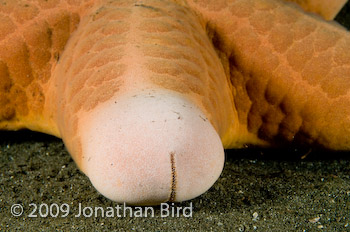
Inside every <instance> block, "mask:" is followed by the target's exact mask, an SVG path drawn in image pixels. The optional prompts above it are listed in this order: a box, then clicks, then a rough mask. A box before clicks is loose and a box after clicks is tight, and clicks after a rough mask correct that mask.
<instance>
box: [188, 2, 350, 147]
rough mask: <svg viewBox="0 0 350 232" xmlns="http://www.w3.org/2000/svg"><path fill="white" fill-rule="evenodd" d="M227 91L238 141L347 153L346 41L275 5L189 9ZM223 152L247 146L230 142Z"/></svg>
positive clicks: (332, 29) (349, 61)
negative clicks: (216, 58)
mask: <svg viewBox="0 0 350 232" xmlns="http://www.w3.org/2000/svg"><path fill="white" fill-rule="evenodd" d="M189 5H190V7H191V8H192V9H195V11H197V12H198V13H199V14H201V15H202V16H203V18H204V20H206V22H207V23H208V24H207V25H208V26H207V28H208V34H209V35H210V37H211V39H212V41H213V43H214V45H215V47H216V48H217V51H218V54H220V57H221V60H222V63H223V66H224V67H225V70H226V73H227V75H228V76H230V79H231V82H232V86H233V91H232V94H233V98H234V105H235V108H236V110H237V112H238V118H239V122H240V125H241V129H240V131H242V133H241V134H243V135H244V134H247V133H246V132H248V133H249V134H253V135H257V136H258V138H259V139H262V140H264V141H268V142H274V143H276V142H277V143H279V142H282V143H283V142H292V141H299V142H300V141H303V142H306V143H308V144H317V145H321V146H323V147H326V148H330V149H345V150H348V149H350V136H349V135H350V108H349V105H350V91H349V90H350V53H349V52H348V51H350V35H349V32H348V31H346V30H345V29H344V28H342V27H341V26H339V25H336V24H335V23H327V22H325V21H323V20H322V19H321V18H319V17H315V16H314V15H312V16H311V15H308V14H305V13H303V12H302V11H301V10H300V9H299V8H297V7H295V6H294V5H291V4H284V3H282V2H281V1H266V0H261V1H243V0H236V1H220V2H215V3H214V2H211V1H189ZM231 141H232V143H231V144H230V145H228V146H227V147H239V146H241V145H242V144H245V143H248V144H255V143H256V141H257V140H256V139H254V138H249V137H245V136H243V137H242V136H232V137H231Z"/></svg>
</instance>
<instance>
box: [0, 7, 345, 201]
mask: <svg viewBox="0 0 350 232" xmlns="http://www.w3.org/2000/svg"><path fill="white" fill-rule="evenodd" d="M295 1H296V2H299V3H301V5H302V6H303V7H304V8H305V9H307V10H313V11H315V12H317V13H319V14H321V15H323V17H325V18H327V19H331V18H333V17H334V15H335V14H336V12H338V11H339V9H340V8H341V6H342V5H343V4H344V3H345V2H346V1H344V0H340V1H332V3H334V6H330V5H329V4H330V3H329V2H327V1H318V5H315V1H312V0H310V1H297V0H295ZM0 28H1V30H0V90H1V92H0V106H1V108H0V128H1V129H6V130H17V129H21V128H28V129H31V130H35V131H40V132H44V133H48V134H52V135H55V136H57V137H61V138H62V139H63V141H64V143H65V145H66V146H67V148H68V151H69V152H70V154H71V155H72V157H73V159H74V160H75V162H76V163H77V165H78V167H79V168H80V169H81V170H82V171H83V172H84V173H86V175H87V176H88V177H89V178H90V180H91V181H92V183H93V185H94V186H95V187H96V188H97V190H98V191H100V192H101V193H102V194H103V195H105V196H106V197H108V198H110V199H112V200H115V201H118V202H127V203H129V204H159V203H160V202H165V201H184V200H188V199H191V198H194V197H196V196H198V195H200V194H202V193H203V192H205V191H206V190H208V189H209V188H210V187H211V185H212V184H213V183H214V182H215V181H216V179H217V178H218V177H219V175H220V173H221V171H222V168H223V164H224V150H223V147H225V148H240V147H243V146H245V145H247V144H252V145H261V146H267V145H274V144H284V143H287V142H292V141H293V142H294V141H297V142H303V143H307V144H310V145H318V146H322V147H325V148H327V149H334V150H350V136H349V135H350V108H349V107H348V106H349V105H350V96H349V95H350V91H349V88H350V80H349V78H350V53H349V52H348V51H349V50H350V35H349V32H348V31H346V30H345V29H344V28H342V27H341V26H339V25H337V24H335V23H329V22H326V21H324V20H323V19H321V18H320V17H319V16H316V15H313V14H308V13H305V12H303V11H302V9H301V8H299V7H298V6H297V5H295V4H293V3H286V2H285V1H277V0H255V1H253V0H228V1H223V0H221V1H209V0H207V1H205V0H197V1H195V0H173V1H170V0H164V1H159V0H158V1H156V0H144V1H131V0H130V1H113V0H109V1H105V0H99V1H98V0H94V1H93V0H52V1H44V0H32V1H30V0H19V1H6V0H2V1H0Z"/></svg>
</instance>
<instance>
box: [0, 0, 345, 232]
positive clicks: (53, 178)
mask: <svg viewBox="0 0 350 232" xmlns="http://www.w3.org/2000/svg"><path fill="white" fill-rule="evenodd" d="M337 20H338V21H339V22H341V23H342V24H344V25H346V26H347V28H350V3H349V4H348V5H347V7H345V8H344V9H343V11H342V12H341V13H340V14H339V15H338V18H337ZM349 52H350V51H349ZM349 107H350V106H349ZM226 153H227V155H226V163H225V168H224V171H223V173H222V175H221V177H220V179H219V180H218V181H217V182H216V184H215V185H214V186H213V187H212V188H211V189H210V190H209V191H208V192H207V193H205V194H203V195H202V196H200V197H198V198H196V199H193V200H191V201H188V202H183V203H177V204H175V206H176V207H188V206H190V204H191V203H192V206H193V212H192V217H184V216H180V217H176V215H174V217H172V216H171V215H170V216H168V217H164V218H162V217H161V211H160V208H159V207H155V208H154V210H155V215H154V217H151V216H152V215H148V216H149V217H130V216H128V215H124V213H123V211H122V210H121V211H120V212H121V213H120V215H119V216H120V217H118V215H114V217H107V216H106V215H104V217H103V216H101V214H99V215H97V217H95V216H94V215H93V216H91V217H84V216H80V217H75V215H76V214H77V213H78V206H79V204H81V205H82V206H83V207H91V208H93V209H94V208H95V207H101V208H103V209H105V210H107V209H108V208H107V207H116V206H117V204H116V203H114V202H112V201H109V200H108V199H106V198H104V197H103V196H101V195H100V194H99V193H97V192H96V191H95V189H94V188H93V187H92V185H91V184H90V181H89V180H88V178H87V177H86V176H85V175H84V174H82V173H81V172H80V171H79V170H78V169H77V167H76V165H75V163H74V162H73V161H72V159H71V158H70V156H69V154H68V153H67V151H66V150H65V148H64V145H63V143H62V142H61V140H59V139H56V138H53V137H50V136H47V135H43V134H39V133H34V132H29V131H22V132H0V194H1V197H0V230H1V231H16V230H18V231H56V230H57V231H108V230H121V231H122V230H125V231H144V230H146V231H163V230H172V231H184V230H202V231H350V152H325V151H317V150H315V149H313V150H309V149H307V148H304V149H301V148H296V147H292V146H291V147H287V148H284V149H259V148H251V149H246V150H230V151H226ZM13 204H20V205H21V206H23V209H24V211H23V214H22V215H21V216H13V215H12V214H11V206H12V205H13ZM30 204H33V205H30ZM34 204H35V205H36V206H37V207H38V208H37V209H36V210H35V206H34ZM45 204H47V206H48V208H49V207H50V208H51V215H49V216H47V217H45V213H46V211H45V209H46V205H45ZM65 204H66V205H65ZM67 205H68V206H69V209H70V211H69V214H68V215H67V216H65V215H64V212H63V211H59V212H58V213H59V214H58V215H57V217H54V216H55V215H56V213H57V211H56V206H58V207H64V206H67ZM40 206H41V214H42V215H40V212H39V211H40V210H39V207H40ZM50 208H49V209H50ZM62 209H63V210H65V208H62ZM122 209H123V208H122ZM136 209H137V208H133V210H134V211H133V212H135V211H136ZM12 210H13V211H14V213H20V209H19V208H15V207H13V208H12ZM34 210H35V211H34ZM32 211H34V213H33V214H32V215H37V217H36V218H33V217H30V216H29V215H30V214H31V212H32ZM86 212H87V214H88V211H86ZM62 216H65V217H62ZM124 216H125V217H124ZM134 216H135V215H134Z"/></svg>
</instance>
